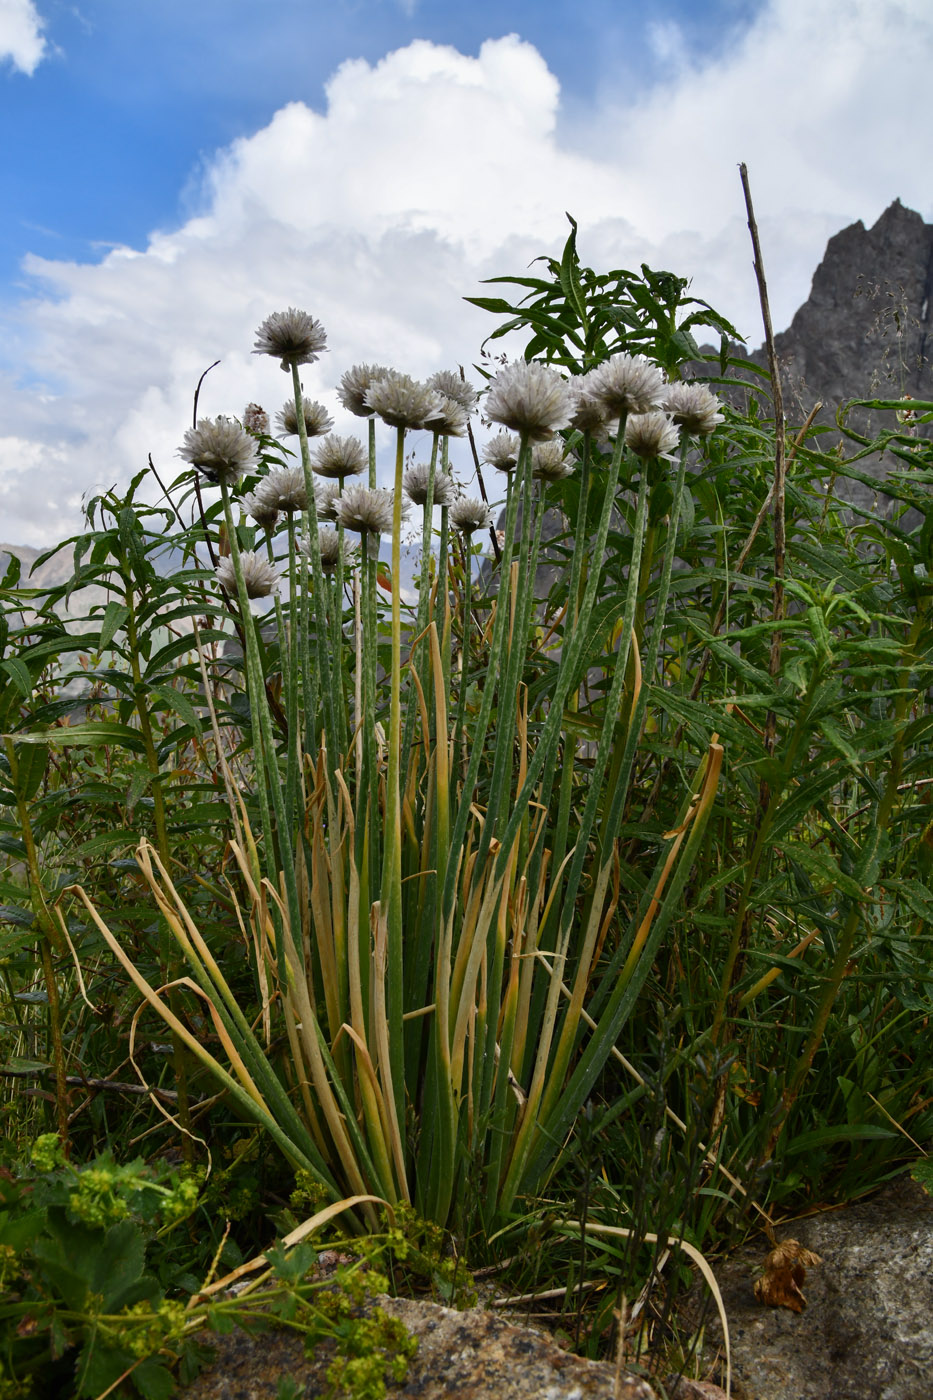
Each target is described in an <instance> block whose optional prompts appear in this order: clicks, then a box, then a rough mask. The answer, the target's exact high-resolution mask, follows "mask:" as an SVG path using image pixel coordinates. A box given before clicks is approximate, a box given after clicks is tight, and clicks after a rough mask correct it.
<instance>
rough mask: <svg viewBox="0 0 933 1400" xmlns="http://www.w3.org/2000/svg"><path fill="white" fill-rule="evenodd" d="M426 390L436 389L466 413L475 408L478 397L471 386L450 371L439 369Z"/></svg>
mask: <svg viewBox="0 0 933 1400" xmlns="http://www.w3.org/2000/svg"><path fill="white" fill-rule="evenodd" d="M428 388H429V389H436V390H437V392H438V393H439V394H444V395H445V396H446V397H447V398H448V399H454V400H455V402H456V403H458V404H460V406H461V407H462V408H465V409H466V411H467V413H472V412H473V410H474V408H475V407H476V400H477V397H478V396H477V393H476V390H475V389H474V388H473V385H472V384H471V383H470V382H469V380H467V379H463V378H461V376H460V375H459V374H457V373H456V372H455V371H454V370H452V369H439V370H438V371H437V373H436V374H432V375H431V378H430V379H429V380H428Z"/></svg>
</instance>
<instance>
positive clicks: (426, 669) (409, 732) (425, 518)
mask: <svg viewBox="0 0 933 1400" xmlns="http://www.w3.org/2000/svg"><path fill="white" fill-rule="evenodd" d="M445 441H446V439H445ZM437 443H438V435H437V433H435V434H434V443H433V446H432V448H431V462H430V473H429V476H428V495H427V500H426V501H425V503H424V507H423V511H422V522H421V575H420V581H419V584H418V613H417V618H416V621H415V637H422V634H423V632H424V630H425V628H426V627H427V625H428V608H429V606H430V602H431V524H432V516H433V512H434V473H435V470H436V468H437ZM420 646H421V655H422V657H423V656H425V655H427V653H428V643H427V638H425V637H422V641H421V643H420ZM418 674H419V677H420V678H421V683H422V685H423V687H424V698H425V701H426V703H427V706H428V713H429V714H430V712H431V695H430V680H431V667H430V664H428V665H425V664H424V663H423V662H422V663H421V664H420V665H419V668H418ZM417 714H418V695H417V691H416V689H415V687H414V686H411V688H410V689H409V692H408V707H407V710H406V714H405V737H404V740H403V741H402V768H401V771H402V773H404V774H406V775H407V773H408V765H409V763H410V761H411V745H412V740H413V738H414V734H415V720H416V718H417ZM427 739H428V736H427V735H426V734H425V735H424V744H425V751H426V746H427Z"/></svg>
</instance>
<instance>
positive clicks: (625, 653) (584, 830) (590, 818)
mask: <svg viewBox="0 0 933 1400" xmlns="http://www.w3.org/2000/svg"><path fill="white" fill-rule="evenodd" d="M686 466H687V449H686V444H685V445H684V447H683V448H682V450H681V455H680V463H679V466H678V470H677V477H676V480H675V485H674V498H673V502H672V505H671V516H670V525H669V528H668V537H667V549H666V552H665V557H664V565H663V568H662V572H661V579H660V583H659V587H658V595H657V598H656V600H655V612H654V626H653V630H652V636H651V643H650V646H649V650H648V656H647V658H646V661H645V681H644V684H643V685H642V687H641V692H640V694H639V696H638V700H637V702H636V705H635V706H634V709H633V713H632V715H631V717H630V720H629V726H628V734H627V738H626V743H625V749H624V753H623V758H622V763H621V765H620V768H619V771H618V772H617V773H616V774H615V782H614V784H611V785H610V786H609V787H608V789H607V787H606V782H605V779H606V770H607V768H608V763H609V757H610V754H611V751H612V737H613V730H614V728H615V724H616V720H617V715H618V712H619V706H620V703H621V699H622V690H623V687H624V684H625V678H626V673H627V671H628V662H629V656H630V639H631V635H632V628H633V627H634V618H635V615H636V609H637V606H638V604H639V603H642V605H643V603H644V600H643V599H642V598H641V596H640V594H641V587H642V575H641V571H640V570H639V568H638V565H637V562H636V558H635V555H634V553H633V558H632V563H631V565H630V568H629V581H630V585H631V581H632V580H633V579H635V578H636V577H637V578H638V586H637V591H636V593H635V595H634V596H633V594H632V590H631V586H630V588H629V594H628V597H627V598H626V607H625V610H624V613H623V622H622V627H623V635H622V638H621V639H620V645H619V652H618V654H617V657H616V662H615V667H614V670H613V679H612V685H611V687H610V692H609V698H608V700H607V704H606V715H605V720H604V723H603V729H602V733H601V735H600V738H599V742H598V745H597V750H596V759H595V764H594V768H593V772H592V775H591V786H590V788H589V793H588V796H587V801H586V804H585V806H584V809H583V816H582V818H581V821H580V831H579V835H578V838H577V849H576V851H575V852H574V858H573V860H572V861H571V865H570V870H569V873H568V877H567V884H566V888H565V891H564V902H563V911H562V912H563V917H562V920H561V946H562V947H563V946H566V943H567V940H568V937H569V933H570V923H571V920H572V917H573V914H572V911H573V908H574V905H575V902H576V898H577V893H578V890H579V884H580V880H581V878H582V873H583V867H584V863H585V856H584V853H585V851H586V848H587V846H588V844H589V841H590V836H591V834H592V832H593V829H594V826H595V823H596V819H597V816H598V808H599V801H598V799H599V795H600V794H601V793H604V792H606V791H609V792H611V793H612V794H613V800H612V803H611V805H610V809H609V811H608V813H607V814H606V816H605V819H604V824H603V840H602V843H601V856H600V870H601V871H604V870H605V869H606V868H607V867H608V865H609V864H610V863H611V861H612V858H613V849H614V842H615V837H616V834H617V831H618V827H619V825H620V823H621V819H622V816H623V813H624V811H625V805H626V800H627V794H628V790H629V784H630V782H631V776H632V769H633V767H634V762H635V755H636V753H637V749H638V739H639V736H640V733H641V726H642V723H643V720H644V715H645V711H646V708H647V704H648V694H649V690H650V685H651V682H652V678H653V677H654V674H655V670H656V668H657V664H658V657H659V655H660V650H661V642H662V640H663V635H664V616H665V613H666V610H667V601H668V597H669V596H670V586H671V577H672V574H673V568H674V555H675V552H676V544H677V530H678V527H679V523H680V504H681V499H682V492H683V485H684V477H685V473H686ZM641 478H642V486H641V490H640V491H639V506H638V514H637V516H636V529H635V535H634V537H633V550H634V549H635V547H636V540H637V536H638V526H639V521H640V522H641V527H642V530H643V531H644V530H645V527H644V519H645V514H646V510H647V480H648V471H647V465H646V464H643V467H642V473H641ZM645 533H647V532H646V531H645ZM627 640H628V641H629V645H628V646H627V645H625V643H626V641H627ZM595 914H596V918H595V920H592V921H591V927H592V928H593V931H594V934H595V930H596V927H597V925H598V919H599V914H600V911H599V910H596V911H595ZM591 958H592V949H591V948H589V946H588V945H587V944H586V943H584V946H583V948H582V950H581V951H580V954H579V959H578V967H577V979H576V982H575V986H574V996H575V997H576V998H577V1000H578V1001H579V1002H580V1004H581V1005H582V996H583V988H584V983H585V981H586V980H587V979H588V975H589V966H590V962H591ZM603 985H604V986H608V980H607V981H606V982H605V983H604V984H603ZM596 1005H598V1002H597V1003H596V1004H594V1005H593V1006H591V1010H592V1011H594V1013H595V1009H596ZM577 1030H578V1027H577V1025H575V1024H574V1019H573V1017H571V1016H568V1017H567V1018H566V1019H565V1022H564V1029H563V1032H562V1035H561V1040H560V1042H559V1044H558V1047H557V1051H556V1054H555V1058H554V1064H555V1070H554V1073H553V1077H552V1079H551V1081H550V1086H549V1090H548V1093H547V1094H546V1095H545V1098H544V1100H543V1102H542V1106H541V1113H542V1116H544V1115H546V1114H547V1112H548V1111H549V1109H550V1108H551V1106H552V1104H553V1103H554V1101H555V1100H556V1097H557V1093H558V1090H559V1081H560V1079H562V1077H563V1074H564V1073H565V1071H566V1067H567V1065H568V1064H569V1062H570V1057H571V1055H572V1053H573V1050H574V1047H575V1043H576V1039H577Z"/></svg>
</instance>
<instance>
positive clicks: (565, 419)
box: [483, 360, 573, 442]
mask: <svg viewBox="0 0 933 1400" xmlns="http://www.w3.org/2000/svg"><path fill="white" fill-rule="evenodd" d="M572 408H573V400H572V398H571V394H570V386H569V385H568V383H567V381H566V379H564V378H563V377H562V376H561V375H559V374H558V373H557V370H556V369H551V367H550V366H549V365H542V364H540V363H539V361H537V360H519V361H517V362H516V363H515V364H513V365H506V367H505V369H501V370H500V371H499V373H498V374H497V375H496V377H495V379H493V380H492V382H491V384H490V386H489V392H488V393H487V395H486V399H485V402H484V404H483V413H484V415H485V416H486V417H487V418H488V419H489V420H490V422H492V423H503V424H504V425H505V426H506V427H507V428H511V429H512V430H513V432H518V433H521V432H525V433H527V434H528V440H529V442H545V441H546V440H547V439H548V438H549V437H550V436H551V434H552V433H554V432H556V431H557V429H558V428H566V427H568V426H569V424H570V414H571V412H572Z"/></svg>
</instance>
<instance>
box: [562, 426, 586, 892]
mask: <svg viewBox="0 0 933 1400" xmlns="http://www.w3.org/2000/svg"><path fill="white" fill-rule="evenodd" d="M591 479H592V471H591V466H590V435H589V433H588V432H587V433H584V435H583V459H582V465H581V468H580V504H579V506H578V508H577V528H576V531H575V532H574V541H573V556H572V558H571V561H570V579H569V581H568V589H567V622H566V623H565V625H564V642H563V644H562V646H561V653H563V647H564V646H565V645H566V640H567V638H568V637H573V636H575V635H576V631H577V624H578V621H579V615H580V584H581V579H582V576H583V573H582V571H583V557H584V555H585V553H586V515H587V507H588V505H589V497H590V481H591ZM568 624H569V625H568ZM579 703H580V693H579V688H578V689H577V690H575V691H574V692H573V693H572V694H571V695H570V697H569V699H568V701H567V708H568V709H569V710H572V711H573V712H574V713H576V711H577V709H578V708H579ZM574 748H575V742H574V739H573V736H572V735H571V734H565V735H564V762H563V764H562V765H561V774H560V796H559V798H558V806H557V827H556V829H555V833H554V845H553V852H554V854H553V858H552V869H554V870H559V869H560V867H561V865H562V864H563V860H564V856H565V854H566V852H567V832H568V829H569V826H570V803H571V800H572V796H573V772H574V765H573V753H574Z"/></svg>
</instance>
